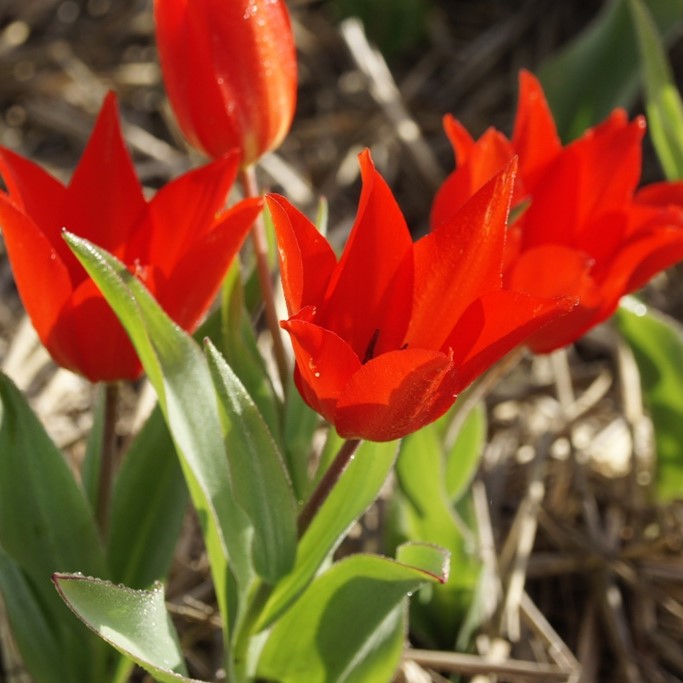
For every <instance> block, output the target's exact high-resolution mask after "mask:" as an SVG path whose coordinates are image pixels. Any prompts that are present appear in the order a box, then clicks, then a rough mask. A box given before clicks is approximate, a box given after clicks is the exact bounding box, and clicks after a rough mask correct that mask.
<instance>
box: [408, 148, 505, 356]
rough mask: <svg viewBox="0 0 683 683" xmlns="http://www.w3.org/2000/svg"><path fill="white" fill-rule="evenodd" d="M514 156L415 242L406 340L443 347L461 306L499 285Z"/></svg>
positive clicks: (416, 345)
mask: <svg viewBox="0 0 683 683" xmlns="http://www.w3.org/2000/svg"><path fill="white" fill-rule="evenodd" d="M516 165H517V164H516V159H513V160H512V161H511V162H509V163H508V165H507V166H506V168H505V169H504V170H503V171H502V172H501V173H499V174H498V175H497V176H496V177H495V178H493V179H492V180H491V181H489V182H488V183H487V184H486V185H485V186H484V187H483V188H482V189H481V190H480V191H479V192H477V194H475V195H474V197H473V198H472V199H471V200H470V201H469V202H467V204H465V206H463V207H462V209H461V210H460V211H459V212H458V213H457V215H456V216H454V217H453V218H452V220H451V221H450V222H449V223H447V224H444V225H442V226H441V227H440V228H439V229H438V230H434V231H433V232H432V233H430V234H429V235H427V236H426V237H423V238H422V239H421V240H419V241H418V242H417V243H416V244H415V249H414V254H415V298H414V303H413V314H412V317H411V320H410V326H409V328H408V333H407V334H406V341H407V342H408V344H409V345H410V346H411V347H421V348H433V349H440V348H442V345H443V343H444V342H445V341H446V338H447V337H448V335H449V334H450V332H451V330H452V329H453V327H454V326H455V323H456V321H457V320H458V319H459V318H460V316H461V315H462V313H463V311H464V310H465V309H466V308H467V307H468V306H469V305H470V304H471V303H472V302H473V301H474V300H476V299H478V298H479V297H480V296H481V295H482V294H485V293H486V292H489V291H492V290H495V289H499V288H500V286H501V266H502V261H503V247H504V244H505V231H506V228H507V226H506V219H507V215H508V210H509V207H510V196H511V194H512V187H513V184H514V179H515V170H516Z"/></svg>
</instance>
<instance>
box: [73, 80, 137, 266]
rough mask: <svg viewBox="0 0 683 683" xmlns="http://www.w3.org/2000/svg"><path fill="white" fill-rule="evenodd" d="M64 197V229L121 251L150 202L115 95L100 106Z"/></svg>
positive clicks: (109, 248)
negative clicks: (125, 136) (128, 144)
mask: <svg viewBox="0 0 683 683" xmlns="http://www.w3.org/2000/svg"><path fill="white" fill-rule="evenodd" d="M104 188H106V191H105V190H104ZM66 195H67V196H66V200H65V203H64V206H63V214H62V221H63V223H62V226H61V227H65V228H67V229H68V230H69V231H70V232H73V233H74V234H75V235H78V236H79V237H84V238H85V239H88V240H91V241H92V242H94V243H95V244H97V245H99V246H101V247H104V248H105V249H106V250H107V251H110V252H112V253H113V254H115V255H121V254H122V250H123V248H124V245H125V244H126V242H127V240H128V237H129V235H130V232H131V230H132V229H133V227H134V226H135V224H136V223H137V221H139V220H140V219H141V218H142V216H143V215H144V213H145V211H146V208H147V205H146V202H145V199H144V197H143V195H142V188H141V186H140V183H139V181H138V179H137V176H136V175H135V168H134V167H133V162H132V160H131V158H130V154H128V150H127V149H126V146H125V143H124V141H123V137H122V135H121V126H120V124H119V119H118V115H117V112H116V97H115V96H114V94H113V93H109V94H108V95H107V97H106V99H105V101H104V104H103V105H102V109H101V111H100V114H99V116H98V117H97V122H96V123H95V128H94V130H93V132H92V135H91V137H90V140H89V141H88V145H87V147H86V149H85V152H84V153H83V156H82V157H81V160H80V162H79V164H78V166H77V168H76V170H75V171H74V174H73V176H72V178H71V182H70V183H69V186H68V188H67V192H66ZM83 277H85V273H84V274H83Z"/></svg>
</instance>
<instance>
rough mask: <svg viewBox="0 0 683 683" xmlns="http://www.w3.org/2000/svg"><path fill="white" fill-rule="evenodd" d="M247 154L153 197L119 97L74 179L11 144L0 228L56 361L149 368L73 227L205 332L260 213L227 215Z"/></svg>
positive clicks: (79, 368) (110, 372)
mask: <svg viewBox="0 0 683 683" xmlns="http://www.w3.org/2000/svg"><path fill="white" fill-rule="evenodd" d="M238 163H239V159H238V157H237V155H232V156H228V157H225V158H223V159H219V160H217V161H215V162H213V163H211V164H208V165H207V166H203V167H201V168H199V169H196V170H194V171H191V172H190V173H186V174H185V175H183V176H181V177H179V178H177V179H176V180H174V181H173V182H171V183H169V184H168V185H166V186H165V187H164V188H162V189H161V190H159V192H157V194H156V195H155V197H154V198H153V199H152V200H151V201H150V202H147V201H146V200H145V198H144V196H143V194H142V188H141V186H140V183H139V182H138V179H137V177H136V175H135V169H134V167H133V163H132V161H131V158H130V156H129V154H128V152H127V151H126V147H125V145H124V142H123V139H122V136H121V130H120V127H119V122H118V118H117V114H116V99H115V97H114V96H113V94H109V95H108V97H107V98H106V100H105V102H104V105H103V107H102V110H101V112H100V115H99V117H98V120H97V123H96V125H95V129H94V131H93V133H92V137H91V138H90V141H89V143H88V146H87V148H86V150H85V153H84V154H83V157H82V159H81V161H80V163H79V165H78V167H77V168H76V171H75V172H74V174H73V177H72V178H71V182H70V183H69V185H68V186H66V187H65V186H64V185H62V184H61V183H60V182H58V181H57V180H55V179H54V178H53V177H52V176H50V175H48V174H47V173H46V172H45V171H43V170H42V169H41V168H40V167H39V166H37V165H35V164H34V163H32V162H30V161H28V160H27V159H24V158H23V157H20V156H18V155H17V154H15V153H13V152H11V151H10V150H8V149H0V174H1V175H2V177H3V179H4V181H5V184H6V186H7V189H8V192H7V193H4V192H0V226H1V227H2V231H3V234H4V237H5V245H6V248H7V252H8V255H9V259H10V262H11V265H12V270H13V272H14V277H15V280H16V283H17V287H18V289H19V294H20V295H21V298H22V300H23V302H24V305H25V307H26V310H27V311H28V314H29V315H30V317H31V320H32V321H33V324H34V326H35V328H36V330H37V332H38V334H39V336H40V338H41V340H42V341H43V343H44V344H45V346H46V347H47V349H48V350H49V351H50V353H51V354H52V357H53V358H54V359H55V361H56V362H57V363H58V364H60V365H62V366H64V367H66V368H69V369H71V370H74V371H76V372H79V373H80V374H82V375H85V376H86V377H87V378H88V379H90V380H92V381H99V380H105V381H110V380H117V379H124V378H127V379H133V378H135V377H137V376H139V374H140V372H141V367H140V363H139V361H138V359H137V357H136V355H135V351H134V350H133V347H132V345H131V343H130V341H129V340H128V337H127V335H126V333H125V331H124V329H123V327H121V325H120V323H119V322H118V320H117V318H116V316H115V315H114V313H113V312H112V310H111V309H110V308H109V305H108V304H107V302H106V301H105V300H104V298H103V297H102V295H101V294H100V292H99V291H98V289H97V287H96V286H95V284H94V283H93V282H92V280H90V278H88V276H87V275H86V273H85V271H84V270H83V268H82V267H81V265H80V264H79V263H78V261H77V260H76V257H75V256H74V255H73V254H72V253H71V251H70V250H69V248H68V246H67V245H66V243H65V242H64V240H63V239H62V234H61V233H62V228H64V227H66V228H67V229H68V230H70V231H71V232H73V233H75V234H76V235H78V236H80V237H84V238H86V239H88V240H90V241H92V242H94V243H95V244H97V245H99V246H101V247H103V248H104V249H106V250H108V251H110V252H111V253H112V254H114V256H116V257H118V258H119V259H120V260H122V261H123V262H124V263H126V264H127V265H128V267H129V268H130V270H131V272H133V273H135V274H136V275H137V276H138V278H139V279H140V280H141V281H142V282H144V284H145V285H146V286H147V287H148V288H149V289H150V291H151V292H152V294H154V295H155V296H156V298H157V299H158V301H159V303H160V304H161V306H162V307H163V308H164V309H165V310H166V312H167V313H168V314H169V315H170V316H171V317H172V318H173V319H174V320H175V321H176V322H177V323H178V324H179V325H180V326H181V327H183V328H185V329H188V330H192V329H194V328H195V327H196V326H197V324H198V322H199V321H200V319H201V317H202V316H203V315H204V313H205V312H206V310H207V308H208V307H209V305H210V304H211V302H212V300H213V298H214V296H215V294H216V292H217V290H218V289H219V287H220V283H221V280H222V278H223V276H224V274H225V271H226V269H227V267H228V265H229V264H230V261H231V260H232V259H233V257H234V256H235V254H236V253H237V250H238V249H239V247H240V244H241V242H242V240H243V238H244V236H245V235H246V234H247V232H248V230H249V228H250V226H251V224H252V222H253V221H254V219H255V218H256V216H257V215H258V212H259V211H260V209H261V203H260V201H259V200H248V201H244V202H241V203H240V204H238V205H236V206H234V207H233V208H231V209H229V210H227V211H226V210H224V203H225V197H226V195H227V193H228V191H229V189H230V186H231V185H232V183H233V181H234V179H235V176H236V173H237V168H238Z"/></svg>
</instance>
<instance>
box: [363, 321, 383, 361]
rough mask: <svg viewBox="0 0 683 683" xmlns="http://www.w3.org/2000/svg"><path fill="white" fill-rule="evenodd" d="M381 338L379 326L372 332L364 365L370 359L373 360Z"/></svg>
mask: <svg viewBox="0 0 683 683" xmlns="http://www.w3.org/2000/svg"><path fill="white" fill-rule="evenodd" d="M378 339H379V327H378V328H377V329H376V330H375V331H374V332H373V333H372V336H371V337H370V341H369V342H368V347H367V349H365V356H364V357H363V365H365V364H366V363H367V362H368V361H369V360H372V358H373V356H374V355H375V347H376V346H377V340H378Z"/></svg>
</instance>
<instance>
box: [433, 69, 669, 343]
mask: <svg viewBox="0 0 683 683" xmlns="http://www.w3.org/2000/svg"><path fill="white" fill-rule="evenodd" d="M445 128H446V133H447V135H448V137H449V139H450V141H451V144H452V145H453V148H454V151H455V156H456V163H457V168H456V170H455V171H454V172H453V173H452V174H451V175H450V176H449V177H448V178H447V179H446V181H445V182H444V184H443V185H442V187H441V188H440V190H439V192H438V193H437V197H436V200H435V202H434V207H433V212H432V225H433V227H434V228H436V229H438V226H439V225H440V224H442V223H443V222H445V221H448V220H449V219H450V216H452V215H453V214H455V213H457V211H458V210H459V207H460V206H462V204H463V202H464V201H466V200H467V198H468V197H470V196H472V194H473V193H474V192H476V191H477V190H478V189H479V188H480V187H481V186H482V185H483V184H484V183H485V182H486V181H487V180H488V179H489V178H491V177H492V175H493V174H494V173H495V172H496V171H497V170H498V169H500V168H501V167H502V166H503V165H504V164H505V163H507V162H508V161H509V160H510V159H511V158H512V157H513V156H515V155H518V157H519V174H518V176H517V181H516V186H515V190H514V198H513V208H512V214H513V215H516V216H517V218H516V220H515V221H514V222H513V223H512V225H511V228H510V235H509V239H508V246H507V248H506V255H505V264H506V267H505V283H506V285H507V286H509V287H511V288H514V289H517V290H522V291H526V292H529V293H532V294H535V295H537V296H557V295H560V294H565V295H572V296H576V297H577V298H578V300H579V305H578V306H577V307H576V308H575V309H574V310H573V311H572V313H570V314H569V315H567V316H564V317H563V318H561V319H558V320H557V321H556V322H555V323H553V324H550V325H547V326H546V327H544V328H543V329H542V330H540V331H539V332H538V333H537V334H536V335H534V336H533V337H532V339H531V340H530V344H529V345H530V347H531V348H532V349H533V350H534V351H536V352H539V353H546V352H550V351H553V350H555V349H558V348H561V347H563V346H565V345H567V344H570V343H571V342H573V341H575V340H576V339H578V338H579V337H581V336H582V335H583V334H584V333H585V332H587V331H588V330H589V329H591V328H592V327H594V326H595V325H597V324H598V323H600V322H602V321H604V320H605V319H607V318H608V317H609V316H611V315H612V313H614V311H615V310H616V308H617V306H618V305H619V300H620V298H621V296H622V295H624V294H627V293H629V292H633V291H635V290H636V289H638V288H640V287H641V286H642V285H644V284H645V283H646V282H647V281H648V280H649V279H650V278H651V277H652V276H653V275H655V274H656V273H658V272H659V271H661V270H663V269H665V268H668V267H669V266H671V265H673V264H674V263H676V262H678V261H679V260H681V259H682V258H683V183H657V184H655V185H651V186H648V187H644V188H641V189H639V190H638V189H636V188H637V185H638V181H639V178H640V173H641V141H642V138H643V135H644V133H645V120H644V119H643V117H640V116H639V117H637V118H636V119H634V120H633V121H630V122H629V121H628V118H627V116H626V114H625V112H623V111H622V110H616V111H614V112H613V113H612V115H611V116H610V117H609V118H608V119H607V120H606V121H604V122H603V123H602V124H600V125H598V126H596V127H595V128H592V129H590V130H589V131H587V132H586V133H585V134H584V135H583V137H581V138H580V139H578V140H576V141H574V142H572V143H571V144H569V145H567V146H564V147H563V146H562V143H561V142H560V140H559V138H558V135H557V131H556V128H555V123H554V120H553V118H552V115H551V113H550V110H549V108H548V105H547V102H546V100H545V96H544V94H543V91H542V89H541V86H540V84H539V83H538V81H537V80H536V79H535V78H534V77H533V76H532V75H531V74H530V73H528V72H522V73H521V76H520V97H519V104H518V109H517V116H516V120H515V127H514V132H513V136H512V139H511V140H508V139H507V138H506V137H505V136H504V135H503V134H502V133H500V132H499V131H497V130H495V129H493V128H490V129H489V130H487V131H486V132H485V133H484V134H483V135H482V136H481V137H480V138H479V139H478V140H476V141H475V140H474V139H473V138H472V137H471V136H470V135H469V133H468V132H467V131H466V130H465V128H464V127H463V126H462V125H461V124H460V123H459V122H458V121H456V120H455V119H454V118H453V117H450V116H447V117H446V118H445Z"/></svg>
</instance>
